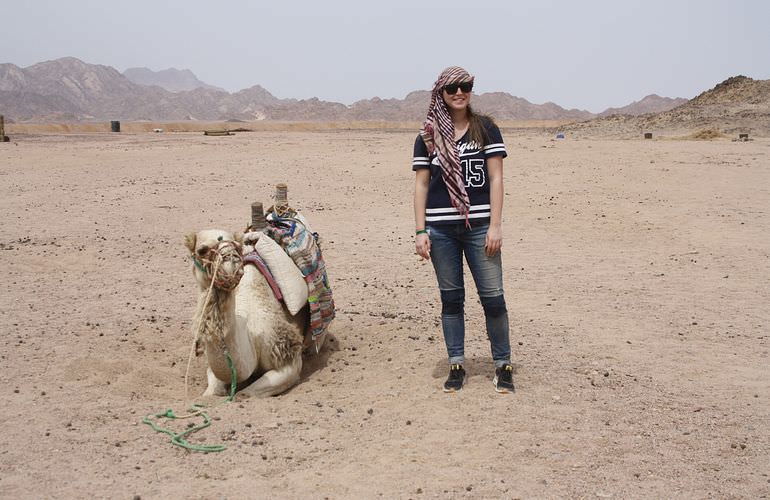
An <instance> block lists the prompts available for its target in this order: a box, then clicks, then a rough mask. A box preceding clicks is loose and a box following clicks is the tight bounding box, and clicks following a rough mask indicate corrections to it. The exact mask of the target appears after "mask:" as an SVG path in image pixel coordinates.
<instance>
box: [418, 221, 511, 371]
mask: <svg viewBox="0 0 770 500" xmlns="http://www.w3.org/2000/svg"><path fill="white" fill-rule="evenodd" d="M488 228H489V225H488V224H485V225H482V226H477V227H473V228H471V229H467V228H466V227H465V225H464V224H451V225H444V226H431V227H430V228H429V229H428V233H429V236H430V257H431V261H432V262H433V268H434V269H435V270H436V278H438V287H439V290H440V291H441V326H442V329H443V331H444V342H445V343H446V348H447V354H448V355H449V363H450V364H455V363H462V362H463V361H464V360H465V308H464V306H465V283H464V281H463V254H464V255H465V260H466V261H467V262H468V267H469V268H470V270H471V274H472V275H473V281H475V282H476V288H477V289H478V292H479V298H480V299H481V305H482V306H483V307H484V317H485V318H486V326H487V336H488V337H489V343H490V345H491V347H492V359H493V360H494V362H495V365H496V366H502V365H504V364H505V363H510V361H511V343H510V339H509V335H508V311H507V309H506V307H505V297H504V295H503V266H502V260H501V259H500V252H498V253H497V255H495V256H494V257H488V256H487V254H486V253H485V251H484V243H485V241H486V236H487V229H488Z"/></svg>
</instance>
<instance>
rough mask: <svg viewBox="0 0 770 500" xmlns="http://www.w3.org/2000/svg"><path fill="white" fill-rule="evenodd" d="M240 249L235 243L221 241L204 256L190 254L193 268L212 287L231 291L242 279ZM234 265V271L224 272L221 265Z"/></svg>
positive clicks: (238, 244)
mask: <svg viewBox="0 0 770 500" xmlns="http://www.w3.org/2000/svg"><path fill="white" fill-rule="evenodd" d="M241 251H242V247H241V244H240V243H238V242H237V241H222V242H220V243H219V244H218V245H217V246H216V247H214V248H211V249H209V251H208V252H206V254H205V255H203V256H199V255H196V254H195V253H193V254H191V255H190V257H191V258H192V261H193V263H194V264H195V267H197V268H198V269H199V270H200V271H201V272H202V273H204V274H205V275H206V276H208V278H209V279H211V280H212V282H213V286H214V287H215V288H217V289H219V290H224V291H227V292H229V291H232V290H234V289H235V287H237V286H238V283H240V281H241V277H243V256H242V255H241ZM225 262H232V263H235V270H234V271H232V272H228V271H225V269H224V268H223V267H222V264H224V263H225Z"/></svg>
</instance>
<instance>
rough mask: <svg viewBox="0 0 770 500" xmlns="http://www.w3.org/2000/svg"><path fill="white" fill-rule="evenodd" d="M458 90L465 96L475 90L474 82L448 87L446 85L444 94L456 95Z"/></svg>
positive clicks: (454, 84)
mask: <svg viewBox="0 0 770 500" xmlns="http://www.w3.org/2000/svg"><path fill="white" fill-rule="evenodd" d="M457 89H460V90H462V91H463V94H467V93H469V92H470V91H471V90H473V82H463V83H450V84H448V85H444V92H446V93H447V94H449V95H455V94H456V93H457Z"/></svg>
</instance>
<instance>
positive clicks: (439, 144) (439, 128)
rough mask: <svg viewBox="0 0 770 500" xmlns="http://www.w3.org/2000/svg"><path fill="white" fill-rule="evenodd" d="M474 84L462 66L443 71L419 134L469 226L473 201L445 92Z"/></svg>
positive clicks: (434, 87) (454, 203)
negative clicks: (454, 86)
mask: <svg viewBox="0 0 770 500" xmlns="http://www.w3.org/2000/svg"><path fill="white" fill-rule="evenodd" d="M472 81H473V77H472V76H471V75H470V74H469V73H468V72H467V71H465V70H464V69H463V68H461V67H459V66H450V67H448V68H447V69H445V70H444V71H442V72H441V74H440V75H439V77H438V80H436V83H434V84H433V92H432V93H431V96H430V106H429V107H428V117H427V118H426V119H425V123H424V124H423V126H422V129H420V135H421V136H422V140H423V141H425V146H427V148H428V153H431V154H432V153H434V152H435V153H436V155H437V156H438V160H439V165H441V175H442V177H443V178H444V184H446V189H447V191H448V192H449V201H450V202H451V203H452V206H453V207H455V208H456V209H457V211H458V212H460V215H464V216H465V222H466V224H467V223H468V212H469V210H470V206H471V202H470V198H468V192H467V191H466V190H465V179H463V173H462V168H461V167H460V154H459V153H458V151H457V144H456V143H455V126H454V123H452V117H451V116H450V115H449V110H448V109H447V106H446V103H445V102H444V97H443V95H442V89H443V88H444V86H445V85H448V84H450V83H464V82H472Z"/></svg>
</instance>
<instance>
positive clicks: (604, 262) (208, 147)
mask: <svg viewBox="0 0 770 500" xmlns="http://www.w3.org/2000/svg"><path fill="white" fill-rule="evenodd" d="M413 139H414V134H413V133H405V132H376V131H347V132H331V133H330V132H324V133H319V132H286V133H280V132H273V131H270V132H259V133H244V134H238V135H236V136H232V137H204V136H202V135H199V134H192V133H186V134H137V135H121V136H117V135H107V134H104V135H98V134H92V135H78V136H55V135H49V136H17V137H13V140H14V141H17V144H16V145H15V144H14V143H9V144H5V145H3V144H0V192H2V198H1V199H0V208H1V209H2V213H3V217H2V227H1V228H0V229H1V233H2V237H0V264H2V267H3V270H4V275H5V277H4V280H3V283H4V286H3V287H2V290H1V291H0V331H2V343H0V361H1V362H2V365H3V370H2V372H0V381H1V382H2V384H1V385H0V387H2V388H1V389H0V395H2V398H3V401H4V409H3V412H2V414H1V416H0V423H1V424H2V428H3V430H4V432H3V433H2V437H0V496H2V497H5V498H16V497H35V498H40V497H49V498H51V497H55V498H71V497H91V496H97V497H114V498H132V497H133V496H134V495H140V496H141V497H142V498H162V497H177V498H180V497H194V498H197V497H202V498H214V497H216V498H220V497H227V498H243V497H258V498H274V497H278V498H323V497H330V498H361V497H365V498H372V497H375V498H376V497H385V498H388V497H396V498H422V497H430V498H433V497H438V498H447V497H450V498H465V497H467V498H513V497H527V498H531V497H541V498H542V497H586V498H596V497H598V498H628V497H632V498H650V497H658V498H660V497H720V498H725V497H736V498H737V497H746V498H757V497H760V498H765V497H767V496H768V495H770V476H768V474H770V465H769V464H770V368H769V367H770V363H769V362H768V349H769V347H768V342H769V341H770V335H769V334H768V330H770V312H768V304H770V286H769V285H768V284H769V283H770V238H768V235H769V234H770V141H768V140H757V141H754V142H751V143H732V142H729V141H713V142H695V141H598V140H596V141H593V140H581V141H575V140H566V141H557V142H554V141H550V140H548V139H547V138H543V137H535V136H534V135H533V136H530V137H526V136H506V137H505V139H506V143H507V146H508V151H509V157H508V159H507V160H506V162H505V182H506V192H507V196H506V202H505V203H506V204H505V208H504V220H505V226H504V231H505V240H504V249H503V250H504V253H503V265H504V272H505V280H506V283H505V285H506V293H507V300H508V306H509V311H510V316H511V325H512V331H511V335H512V343H513V345H514V346H515V350H514V351H515V352H514V361H515V367H516V375H515V381H516V384H517V392H516V394H515V395H513V396H507V397H506V396H500V395H498V394H496V393H495V392H494V391H493V389H492V385H491V378H492V375H493V373H492V368H491V360H490V356H489V351H488V343H487V341H486V339H485V334H484V333H483V329H482V327H481V325H483V317H482V313H481V306H480V305H479V304H478V303H477V301H476V300H475V298H473V299H472V300H469V301H468V302H469V304H468V307H467V321H468V325H469V327H468V337H469V338H468V340H467V347H466V354H467V355H468V357H469V360H468V365H467V368H468V371H469V375H470V379H469V382H468V385H467V386H466V388H465V389H464V390H463V391H462V392H461V393H459V394H457V395H454V396H447V395H445V394H443V393H442V392H441V391H440V390H439V388H440V385H441V382H442V381H443V378H444V376H445V370H446V366H445V353H444V347H443V342H442V340H441V332H440V328H439V323H438V315H439V308H438V307H437V303H438V291H437V289H436V287H435V285H434V277H433V273H432V269H431V268H430V266H429V265H428V264H424V263H420V262H419V261H418V260H417V258H416V257H415V256H414V255H413V242H412V233H413V221H412V215H411V210H412V209H411V191H412V182H413V177H412V173H411V172H410V156H411V155H410V153H411V145H412V142H413ZM282 181H285V182H288V183H289V196H290V200H291V201H292V202H293V204H294V205H295V206H296V207H297V208H299V209H300V210H301V211H302V212H303V213H304V214H305V215H306V216H307V217H308V218H309V219H310V220H311V222H312V223H313V225H314V228H316V230H318V231H319V232H320V233H321V234H322V236H323V238H324V240H325V241H324V245H323V248H324V255H325V257H326V261H327V265H328V268H329V274H330V278H331V280H332V285H333V287H334V292H335V299H336V302H337V306H338V317H337V319H336V320H335V322H334V324H333V332H334V337H335V341H334V342H332V343H331V345H330V348H328V349H326V350H324V351H323V352H322V353H321V355H320V356H319V357H318V358H316V359H314V360H311V361H310V362H309V363H308V366H307V367H306V370H305V376H304V378H303V380H302V382H301V384H300V385H299V386H297V387H295V388H294V389H293V390H291V391H290V392H288V393H286V394H284V395H282V396H280V397H276V398H272V399H269V400H254V399H239V400H237V401H236V402H235V403H232V404H229V405H225V406H221V407H219V408H217V409H215V410H214V411H213V414H214V415H215V417H216V418H217V419H218V420H216V421H215V422H214V425H213V426H212V427H211V428H209V429H207V430H205V431H203V432H201V433H199V434H198V436H200V438H201V439H205V441H207V442H210V443H224V444H227V445H228V446H229V449H228V450H227V451H225V452H223V453H220V454H207V455H204V454H190V453H187V452H185V451H183V450H181V449H179V448H176V447H173V446H171V445H170V444H169V443H168V441H167V439H165V438H164V437H162V436H161V435H158V434H155V433H153V432H151V430H150V429H149V427H147V426H145V425H142V424H141V423H139V421H140V419H141V417H142V416H143V415H145V414H148V413H152V412H157V411H161V410H163V409H165V408H172V407H173V408H175V409H177V410H178V411H181V410H182V409H183V404H184V402H183V401H182V399H183V393H184V386H183V376H184V371H185V363H186V361H187V353H188V349H189V345H190V318H191V316H192V312H193V307H194V303H195V302H194V287H193V281H192V276H191V274H190V271H189V265H190V264H189V261H188V259H187V256H186V255H185V249H184V247H183V245H182V238H183V235H184V234H185V233H186V232H189V231H194V230H198V229H202V228H206V227H221V228H224V229H231V230H236V229H242V226H244V225H245V223H246V222H247V220H248V217H249V203H250V202H251V201H255V200H261V201H264V202H269V196H270V194H271V193H272V186H273V185H274V184H275V183H277V182H282ZM468 281H469V282H470V281H471V280H468ZM469 297H474V293H473V292H472V291H471V292H470V294H469ZM204 369H205V366H204V363H203V361H202V360H200V359H199V360H197V361H196V362H195V363H194V365H193V372H194V375H195V380H194V387H193V388H192V392H194V393H195V394H198V393H200V392H202V390H203V383H204V382H205V377H204V376H203V375H204Z"/></svg>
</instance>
